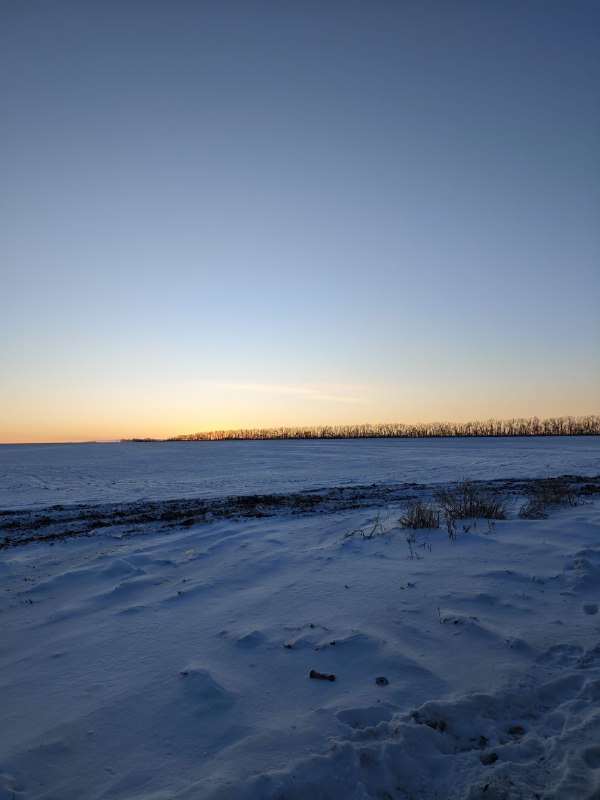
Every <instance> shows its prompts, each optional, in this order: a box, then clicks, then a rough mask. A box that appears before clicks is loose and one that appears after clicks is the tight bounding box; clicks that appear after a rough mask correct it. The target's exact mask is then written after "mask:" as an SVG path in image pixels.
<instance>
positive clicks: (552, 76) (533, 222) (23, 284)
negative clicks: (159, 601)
mask: <svg viewBox="0 0 600 800" xmlns="http://www.w3.org/2000/svg"><path fill="white" fill-rule="evenodd" d="M1 9H2V70H1V92H2V98H1V99H2V109H3V110H2V113H1V119H0V126H1V130H0V133H1V140H0V148H1V154H0V155H1V176H2V181H1V188H0V193H1V196H0V202H1V209H0V210H1V219H2V230H1V236H2V238H1V242H0V246H1V252H0V257H1V268H2V287H1V288H2V292H1V299H0V304H1V305H0V312H1V325H2V327H1V330H0V335H1V343H0V344H1V356H2V417H1V421H0V440H2V441H33V440H35V441H44V440H64V439H67V440H72V439H88V438H113V437H114V438H118V437H121V436H129V435H131V436H133V435H155V436H163V435H171V434H176V433H185V432H191V431H195V430H206V429H211V428H215V427H219V428H220V427H240V426H247V427H252V426H255V425H274V426H275V425H279V424H299V425H301V424H312V423H315V424H316V423H335V422H340V423H344V422H367V421H369V422H383V421H399V422H414V421H419V420H421V421H425V420H432V419H455V420H464V419H467V418H487V417H490V416H497V417H507V416H529V415H534V414H537V415H539V416H546V415H555V414H586V413H594V412H597V411H598V398H599V397H600V391H599V390H600V378H599V371H598V358H597V349H598V342H600V323H599V322H598V317H599V315H598V313H597V306H598V297H599V291H598V290H599V289H600V286H599V284H600V279H599V274H600V270H599V264H600V258H599V256H600V233H599V230H600V228H599V226H598V217H599V213H598V212H599V210H600V151H599V148H598V142H599V141H600V92H599V88H598V87H599V86H600V53H599V51H598V47H597V42H598V41H599V34H600V5H599V4H598V3H597V2H584V1H583V0H574V1H573V2H554V0H540V2H531V1H530V0H524V1H523V2H510V0H509V1H507V2H485V1H482V0H478V1H477V2H475V0H473V2H460V0H459V1H458V2H426V1H425V2H422V0H420V1H419V2H389V1H385V2H384V1H383V0H381V1H379V0H374V1H373V2H367V0H363V2H352V0H350V2H333V1H332V2H328V0H321V1H320V2H291V1H290V2H253V1H252V0H245V1H243V2H242V1H240V2H228V1H227V0H219V2H217V1H216V0H215V2H184V1H183V0H169V1H168V2H167V0H165V1H164V2H152V0H149V1H148V2H138V1H135V2H134V1H131V2H127V0H123V1H120V2H110V1H109V2H106V1H105V2H81V1H80V0H78V1H77V2H64V1H63V0H55V2H52V3H46V2H42V0H29V1H28V0H24V1H23V0H21V1H19V2H16V1H15V2H7V1H6V0H3V2H2V3H1Z"/></svg>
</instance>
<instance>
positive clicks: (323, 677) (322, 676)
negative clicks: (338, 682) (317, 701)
mask: <svg viewBox="0 0 600 800" xmlns="http://www.w3.org/2000/svg"><path fill="white" fill-rule="evenodd" d="M308 677H309V678H316V679H317V680H320V681H334V680H335V675H330V674H329V673H327V672H317V670H316V669H311V671H310V672H309V674H308Z"/></svg>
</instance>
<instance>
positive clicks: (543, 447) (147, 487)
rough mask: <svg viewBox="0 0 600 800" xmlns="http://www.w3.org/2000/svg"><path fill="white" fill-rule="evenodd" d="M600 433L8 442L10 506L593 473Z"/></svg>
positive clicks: (2, 455)
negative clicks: (590, 434)
mask: <svg viewBox="0 0 600 800" xmlns="http://www.w3.org/2000/svg"><path fill="white" fill-rule="evenodd" d="M599 439H600V437H593V436H579V437H567V436H565V437H559V438H554V437H540V438H535V437H532V438H525V439H519V438H514V439H506V438H498V439H494V438H488V439H416V440H415V439H354V440H343V441H336V440H333V441H318V440H314V441H310V440H309V441H271V442H269V441H246V442H165V443H123V444H121V443H110V444H42V445H0V508H25V507H31V506H38V507H41V506H49V505H52V504H56V503H60V504H62V505H68V504H72V503H112V502H133V501H137V500H152V501H154V500H166V499H174V498H192V497H203V498H210V497H226V496H229V495H233V494H250V493H271V492H285V493H287V492H297V491H301V490H307V489H319V488H321V487H332V486H356V485H368V484H371V483H378V484H384V483H390V482H391V483H403V482H416V483H434V482H439V481H452V480H459V479H461V478H479V479H485V480H488V479H493V478H513V477H519V478H525V477H527V478H536V477H549V476H551V475H560V474H565V473H568V474H572V475H593V474H596V473H597V472H598V471H599V467H598V464H599V463H600V441H599Z"/></svg>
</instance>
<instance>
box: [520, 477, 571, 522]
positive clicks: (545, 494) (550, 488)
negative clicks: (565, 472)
mask: <svg viewBox="0 0 600 800" xmlns="http://www.w3.org/2000/svg"><path fill="white" fill-rule="evenodd" d="M527 495H528V498H527V501H526V503H524V505H522V506H521V508H520V509H519V516H520V517H521V519H546V517H547V516H548V514H547V513H546V512H547V509H549V508H553V507H557V506H576V505H577V503H578V500H577V496H576V494H575V492H574V491H573V488H572V487H571V486H570V485H569V484H568V483H567V482H566V481H564V480H562V479H561V478H548V480H544V481H540V482H539V483H538V484H536V485H535V486H533V487H532V488H531V489H529V490H528V491H527Z"/></svg>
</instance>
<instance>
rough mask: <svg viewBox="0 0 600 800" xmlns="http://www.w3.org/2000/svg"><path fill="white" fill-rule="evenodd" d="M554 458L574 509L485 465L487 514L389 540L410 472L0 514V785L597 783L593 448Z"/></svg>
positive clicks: (122, 791) (387, 794)
mask: <svg viewBox="0 0 600 800" xmlns="http://www.w3.org/2000/svg"><path fill="white" fill-rule="evenodd" d="M269 444H270V443H269ZM177 447H179V445H177ZM559 464H560V469H556V470H552V471H550V473H549V474H558V473H560V472H566V471H572V472H574V473H576V472H579V473H581V474H582V475H583V476H584V477H583V478H581V479H580V480H574V481H573V485H574V486H576V488H577V490H578V491H579V492H580V500H581V504H580V505H578V506H576V507H574V508H567V509H555V510H552V511H551V513H550V517H549V518H548V519H543V520H522V519H519V518H518V517H517V515H516V511H517V508H518V505H519V503H520V496H521V494H522V491H523V490H524V488H526V486H527V485H528V484H530V483H531V481H529V480H528V481H525V480H523V479H522V478H519V477H518V478H513V479H512V480H508V479H504V480H503V481H495V482H494V483H493V484H491V485H494V486H496V487H499V486H501V487H502V488H503V489H504V491H506V492H507V493H511V496H512V501H511V502H510V503H509V507H510V518H509V519H508V520H505V521H496V522H494V523H493V524H491V523H488V522H487V521H486V520H478V521H476V522H473V521H468V522H465V523H464V528H463V523H459V524H458V526H457V538H456V539H455V540H450V539H449V538H448V536H447V534H446V531H445V529H443V528H442V529H440V530H432V531H421V532H417V533H416V543H414V544H412V546H411V547H410V548H409V546H408V544H407V541H406V531H401V530H400V529H399V528H398V526H397V518H398V516H399V514H400V512H401V510H402V509H403V508H404V507H405V505H406V502H407V500H408V499H410V498H411V497H423V498H427V497H429V496H430V495H431V491H432V488H433V487H432V485H431V484H427V483H425V482H423V483H419V484H411V485H405V484H395V485H392V484H391V483H388V484H386V485H383V486H382V485H376V486H368V485H363V486H359V485H355V486H353V487H347V488H346V489H337V490H336V489H331V488H326V489H320V490H319V491H318V492H309V491H301V492H299V493H298V492H297V493H294V492H288V493H287V494H281V495H277V494H276V493H273V494H272V495H266V496H263V497H262V498H259V499H256V498H252V499H251V500H248V497H247V496H246V499H245V500H242V502H241V504H240V503H238V504H237V505H236V502H237V501H238V500H240V497H237V498H227V497H224V496H222V497H216V498H213V499H212V500H211V501H210V502H212V503H213V506H212V510H207V509H206V506H205V505H198V504H202V503H204V504H205V503H207V502H208V501H207V500H206V499H205V500H198V501H194V500H192V499H188V500H183V499H182V500H177V501H175V500H174V501H168V500H164V501H161V500H158V501H153V502H142V501H136V502H134V503H124V504H123V503H116V502H112V503H105V504H103V505H101V506H94V505H93V504H85V503H84V502H83V501H82V500H80V505H79V506H75V505H69V506H64V507H63V508H62V509H56V508H45V509H41V508H36V507H30V508H29V509H24V510H22V511H21V512H16V511H14V510H11V509H8V510H7V511H8V513H4V514H3V515H2V517H1V518H0V519H1V521H2V523H3V524H7V523H8V522H10V521H11V520H12V522H15V521H16V522H18V523H19V524H20V523H24V525H23V526H22V527H13V528H12V529H11V530H8V531H7V530H6V528H5V530H4V531H3V535H6V536H8V537H10V538H11V539H12V538H13V537H16V541H12V542H11V545H10V546H5V547H4V548H3V549H2V550H1V551H0V621H1V625H2V636H1V637H0V676H1V677H0V706H1V708H2V724H1V725H0V800H13V798H14V799H15V800H42V799H43V800H100V799H101V798H104V799H105V800H107V799H108V798H110V799H111V800H171V799H173V800H204V799H205V798H206V799H207V800H283V799H284V798H285V799H286V800H311V799H312V798H315V800H317V799H323V800H346V798H348V800H365V799H366V798H377V800H381V799H382V798H383V800H389V798H394V799H395V800H396V799H397V800H409V798H411V799H412V800H435V799H436V798H437V799H438V800H454V799H456V800H459V799H460V800H473V799H474V798H481V800H487V798H496V799H499V798H504V799H505V800H509V799H510V800H513V798H514V799H515V800H518V799H522V800H525V798H527V800H530V799H531V798H536V797H539V798H556V799H557V800H558V799H559V798H560V799H561V800H573V798H577V800H579V799H580V798H581V799H584V798H587V800H592V798H598V797H600V614H599V613H598V611H599V608H600V512H599V510H598V509H599V507H598V501H597V498H598V493H597V489H598V485H599V480H598V477H597V473H598V463H597V461H596V464H595V465H593V466H592V465H591V464H590V467H589V469H582V464H581V463H579V464H576V463H570V462H569V460H568V458H567V459H565V460H563V461H562V462H559ZM569 467H572V469H569ZM594 467H595V469H594ZM318 469H319V468H318V466H317V467H316V471H317V472H318ZM529 469H530V470H531V465H530V466H529ZM540 470H541V468H540ZM586 473H587V475H588V476H589V477H586ZM440 474H441V472H440ZM594 474H596V477H593V475H594ZM514 475H523V473H521V472H520V471H517V470H513V476H514ZM411 477H412V478H413V479H414V480H416V479H417V478H418V477H419V475H418V473H416V472H415V473H413V474H412V475H411ZM456 477H462V476H461V475H459V476H456ZM479 477H481V475H480V476H479ZM494 477H496V478H498V475H495V476H494ZM98 485H99V482H98ZM299 497H301V498H302V497H304V498H314V497H316V498H317V502H313V501H312V500H310V501H306V503H307V504H305V505H302V503H300V501H297V498H299ZM269 498H271V499H270V500H269ZM273 498H275V499H273ZM277 498H279V500H277ZM281 498H284V500H281ZM294 498H296V500H294ZM303 502H304V501H303ZM186 503H187V504H188V505H187V506H186ZM194 503H196V504H197V505H196V506H195V508H196V512H195V514H194V515H191V513H190V508H191V506H193V505H194ZM349 506H350V507H349ZM200 508H202V512H201V513H200V511H199V510H198V509H200ZM143 509H145V511H144V510H143ZM130 512H131V515H133V516H131V517H127V514H129V513H130ZM167 512H168V513H170V514H171V515H172V516H171V518H169V519H159V518H157V517H156V515H157V514H164V513H167ZM180 512H181V513H180ZM221 512H222V513H221ZM90 514H92V515H93V514H96V515H97V517H96V519H95V521H96V522H98V521H100V522H103V523H104V524H102V525H99V526H96V527H93V526H92V527H90V529H89V530H87V531H78V530H76V527H77V525H82V526H85V525H87V524H88V523H87V522H85V520H82V519H81V518H83V517H85V516H86V515H88V516H89V515H90ZM119 514H124V515H125V517H127V518H126V519H124V518H123V517H122V516H119ZM136 514H137V520H136V519H134V518H135V515H136ZM377 514H379V519H380V522H381V523H382V525H383V529H384V531H385V533H384V535H382V536H378V537H375V538H372V539H363V538H362V537H361V536H360V535H358V534H357V535H354V536H350V537H348V536H347V534H348V533H350V532H352V531H355V530H357V529H363V530H365V531H369V530H371V529H372V526H373V521H374V519H375V518H376V516H377ZM144 515H145V516H144ZM173 515H174V516H173ZM43 518H46V519H47V520H50V521H49V522H45V523H44V524H39V525H38V527H36V524H37V523H36V522H35V521H36V520H38V521H39V520H40V519H43ZM78 520H79V522H78ZM189 520H191V522H190V521H189ZM88 522H89V520H88ZM92 522H93V520H92ZM69 526H73V527H72V529H69ZM61 529H62V531H63V535H62V536H57V537H55V538H49V539H44V536H45V535H46V533H48V532H49V531H53V532H56V533H60V531H61ZM69 530H70V532H69ZM64 534H66V535H64ZM82 534H83V535H82ZM26 541H27V542H28V543H24V542H26ZM411 551H412V553H414V554H415V555H414V556H413V557H411ZM311 670H318V671H319V672H322V673H327V674H333V675H335V677H336V679H335V681H333V682H330V681H324V680H311V679H310V678H309V673H310V671H311ZM382 678H385V681H383V680H381V679H382ZM378 679H380V680H378Z"/></svg>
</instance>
